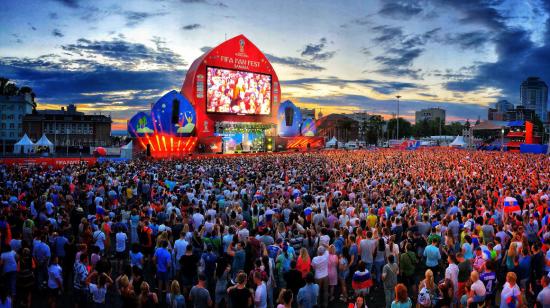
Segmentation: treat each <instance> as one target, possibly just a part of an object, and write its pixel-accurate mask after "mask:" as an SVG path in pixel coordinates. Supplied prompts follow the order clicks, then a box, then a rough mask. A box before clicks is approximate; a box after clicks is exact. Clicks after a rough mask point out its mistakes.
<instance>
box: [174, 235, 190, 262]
mask: <svg viewBox="0 0 550 308" xmlns="http://www.w3.org/2000/svg"><path fill="white" fill-rule="evenodd" d="M187 245H188V243H187V241H186V240H184V239H178V240H176V242H175V243H174V251H175V252H176V260H177V261H179V259H180V258H181V256H183V255H184V254H185V249H186V248H187Z"/></svg>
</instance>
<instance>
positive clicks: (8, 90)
mask: <svg viewBox="0 0 550 308" xmlns="http://www.w3.org/2000/svg"><path fill="white" fill-rule="evenodd" d="M18 91H19V88H18V87H17V86H16V85H15V83H8V84H7V85H6V87H5V88H4V95H7V96H14V95H17V92H18Z"/></svg>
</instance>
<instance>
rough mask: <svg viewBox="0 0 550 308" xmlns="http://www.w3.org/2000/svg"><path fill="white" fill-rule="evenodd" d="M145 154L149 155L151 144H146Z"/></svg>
mask: <svg viewBox="0 0 550 308" xmlns="http://www.w3.org/2000/svg"><path fill="white" fill-rule="evenodd" d="M145 155H146V156H147V157H151V145H150V144H147V148H146V149H145Z"/></svg>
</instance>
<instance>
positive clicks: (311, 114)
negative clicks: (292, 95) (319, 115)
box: [300, 108, 316, 120]
mask: <svg viewBox="0 0 550 308" xmlns="http://www.w3.org/2000/svg"><path fill="white" fill-rule="evenodd" d="M300 112H302V119H307V118H311V119H314V120H315V119H316V118H315V108H300Z"/></svg>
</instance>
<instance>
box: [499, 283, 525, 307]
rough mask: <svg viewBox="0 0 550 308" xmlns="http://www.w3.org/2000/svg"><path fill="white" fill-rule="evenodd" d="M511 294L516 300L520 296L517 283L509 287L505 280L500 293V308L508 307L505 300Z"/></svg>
mask: <svg viewBox="0 0 550 308" xmlns="http://www.w3.org/2000/svg"><path fill="white" fill-rule="evenodd" d="M511 296H515V297H516V301H517V299H519V297H520V296H521V290H520V289H519V287H518V285H517V284H516V285H514V286H513V287H511V286H510V284H509V283H508V282H506V283H505V284H504V287H503V288H502V292H501V293H500V308H508V304H507V303H506V300H507V299H508V298H509V297H511Z"/></svg>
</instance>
